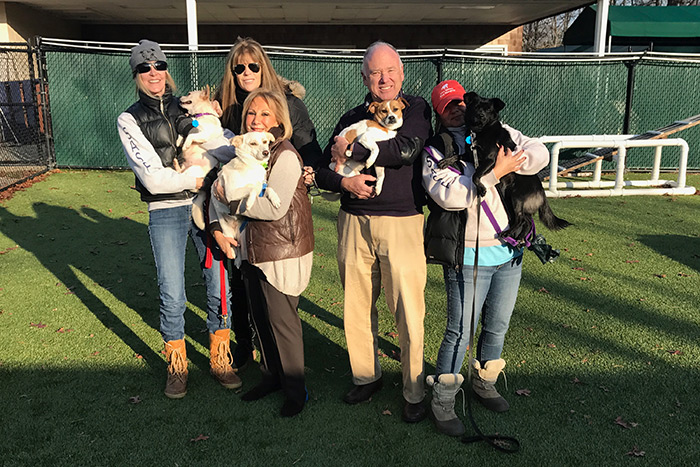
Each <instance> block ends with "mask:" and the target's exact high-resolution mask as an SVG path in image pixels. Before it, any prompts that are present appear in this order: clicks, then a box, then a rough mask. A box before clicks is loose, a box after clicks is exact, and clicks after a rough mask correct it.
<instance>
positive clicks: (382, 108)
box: [329, 97, 408, 196]
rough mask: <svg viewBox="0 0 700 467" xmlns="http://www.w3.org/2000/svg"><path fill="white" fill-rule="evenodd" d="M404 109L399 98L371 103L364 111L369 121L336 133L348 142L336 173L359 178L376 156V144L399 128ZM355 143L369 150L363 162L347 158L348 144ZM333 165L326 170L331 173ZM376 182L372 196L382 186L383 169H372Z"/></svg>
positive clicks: (402, 100)
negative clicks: (341, 162) (344, 158)
mask: <svg viewBox="0 0 700 467" xmlns="http://www.w3.org/2000/svg"><path fill="white" fill-rule="evenodd" d="M407 106H408V102H406V99H404V98H403V97H400V98H398V99H394V100H386V101H382V102H372V103H371V104H370V105H369V107H368V109H367V111H368V112H369V113H371V114H372V115H373V116H374V119H373V120H369V119H367V120H360V121H359V122H357V123H354V124H352V125H350V126H349V127H347V128H345V129H344V130H343V131H341V132H340V135H339V136H343V137H344V138H345V139H347V140H348V143H349V144H348V150H347V151H346V152H345V155H346V156H347V157H348V160H346V161H345V163H344V164H342V165H341V166H340V167H339V168H338V170H337V172H338V173H339V174H340V175H342V176H344V177H354V176H355V175H359V174H360V172H361V171H362V170H363V169H366V168H369V167H372V165H374V163H375V162H376V160H377V156H378V155H379V147H378V146H377V142H378V141H386V140H388V139H392V138H394V137H396V130H397V129H399V128H401V125H403V109H405V108H406V107H407ZM353 143H359V144H361V145H362V146H364V147H365V148H367V149H369V151H370V153H369V157H368V158H367V160H366V161H365V162H357V161H355V160H353V159H350V156H351V155H352V151H351V150H350V145H351V144H353ZM335 166H336V164H335V162H331V164H330V166H329V167H330V168H331V169H332V170H335ZM374 170H375V171H376V173H377V182H376V184H375V186H374V194H375V195H376V196H379V194H380V193H381V192H382V186H383V185H384V167H380V166H375V167H374Z"/></svg>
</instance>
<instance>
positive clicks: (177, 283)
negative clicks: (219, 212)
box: [117, 39, 242, 399]
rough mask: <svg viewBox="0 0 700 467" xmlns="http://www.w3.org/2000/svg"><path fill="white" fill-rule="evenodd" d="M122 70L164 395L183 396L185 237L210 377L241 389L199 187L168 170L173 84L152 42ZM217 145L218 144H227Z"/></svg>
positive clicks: (177, 111)
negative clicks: (156, 299)
mask: <svg viewBox="0 0 700 467" xmlns="http://www.w3.org/2000/svg"><path fill="white" fill-rule="evenodd" d="M129 65H130V66H131V71H132V74H133V78H134V82H135V84H136V87H137V89H138V96H139V99H138V101H137V102H136V103H134V104H133V105H132V106H131V107H129V108H128V109H127V110H126V111H125V112H123V113H122V114H121V115H119V118H118V119H117V128H118V131H119V137H120V138H121V142H122V145H123V147H124V152H125V154H126V158H127V160H128V162H129V166H130V167H131V169H132V170H133V171H134V174H135V176H136V189H137V190H138V191H139V193H140V194H141V200H142V201H145V202H146V203H148V213H149V220H148V233H149V236H150V239H151V246H152V248H153V257H154V259H155V264H156V271H157V275H158V286H159V289H160V291H159V293H160V332H161V334H162V336H163V341H164V342H165V356H166V359H167V361H168V377H167V383H166V386H165V395H166V396H167V397H169V398H171V399H180V398H182V397H184V396H185V394H186V393H187V375H188V372H187V354H186V351H185V340H184V337H185V319H184V315H185V307H186V303H187V298H186V296H185V250H186V247H187V237H188V236H189V237H190V238H191V239H192V242H193V243H194V246H195V249H196V250H197V254H198V256H199V260H200V265H201V267H202V275H203V277H204V281H205V284H206V289H207V328H208V330H209V344H210V364H211V373H212V375H213V376H214V377H215V378H216V379H217V380H218V381H219V383H221V384H222V385H223V386H224V387H226V388H228V389H233V388H238V387H240V386H241V384H242V383H241V380H240V378H239V377H238V376H237V375H236V373H234V371H233V368H232V367H231V362H232V357H231V351H230V348H229V345H230V344H229V342H230V326H231V320H230V319H227V315H228V313H227V310H229V309H230V301H231V291H230V290H229V288H228V285H227V284H228V277H227V274H226V268H225V267H224V266H223V265H222V262H223V260H224V257H223V255H222V254H221V252H220V251H219V250H218V249H213V248H212V249H211V250H210V251H211V252H212V256H213V258H212V259H211V260H210V259H209V258H207V238H206V235H207V233H206V232H204V231H202V230H199V229H198V228H197V227H196V226H195V225H194V222H192V198H193V196H194V193H193V191H196V190H198V189H199V188H201V187H202V183H203V178H201V177H194V176H192V175H187V174H185V173H178V172H176V171H175V170H174V168H173V160H175V159H176V158H177V156H178V148H177V132H176V128H177V127H178V125H177V120H178V119H181V118H182V117H183V116H184V115H185V111H184V110H183V109H182V108H180V106H179V102H180V101H179V98H177V97H174V96H173V90H174V89H175V83H174V82H173V79H172V77H171V76H170V73H169V72H168V62H167V59H166V57H165V54H164V53H163V51H162V50H161V48H160V46H159V45H158V44H157V43H155V42H152V41H149V40H145V39H144V40H141V41H140V42H139V44H138V45H137V46H136V47H134V48H133V49H131V57H130V58H129ZM222 139H223V141H221V142H220V145H228V141H226V140H225V138H223V137H222ZM211 243H213V242H211ZM209 262H211V264H210V265H209V264H207V263H209Z"/></svg>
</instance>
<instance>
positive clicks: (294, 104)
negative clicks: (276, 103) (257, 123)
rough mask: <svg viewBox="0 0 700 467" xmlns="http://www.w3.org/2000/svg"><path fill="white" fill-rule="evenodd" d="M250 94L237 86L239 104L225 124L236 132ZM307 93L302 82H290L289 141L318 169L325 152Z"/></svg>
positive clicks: (303, 158) (304, 159)
mask: <svg viewBox="0 0 700 467" xmlns="http://www.w3.org/2000/svg"><path fill="white" fill-rule="evenodd" d="M248 94H250V93H249V92H247V91H244V90H242V89H241V88H239V87H236V100H238V104H235V105H233V106H231V110H230V112H231V120H232V122H230V124H228V125H225V126H227V128H228V129H229V130H231V131H233V132H234V133H235V134H239V133H240V132H241V124H242V122H243V115H242V113H243V102H244V101H245V99H246V97H248ZM305 94H306V90H305V89H304V88H303V86H301V84H299V83H297V82H296V81H292V82H290V83H288V85H287V89H286V92H285V97H286V98H287V106H288V107H289V119H290V120H291V122H292V137H291V138H289V141H290V142H291V143H292V145H293V146H294V149H296V150H297V152H298V153H299V155H300V156H301V158H302V160H303V161H304V165H308V166H310V167H312V168H313V169H314V170H316V169H317V168H318V167H319V164H320V163H321V159H322V158H323V154H322V152H321V146H320V145H319V144H318V140H317V139H316V128H315V127H314V124H313V122H312V121H311V117H309V110H308V109H307V108H306V105H305V104H304V101H302V98H303V96H304V95H305ZM300 96H301V97H300ZM220 103H221V102H219V104H220ZM224 123H225V122H224Z"/></svg>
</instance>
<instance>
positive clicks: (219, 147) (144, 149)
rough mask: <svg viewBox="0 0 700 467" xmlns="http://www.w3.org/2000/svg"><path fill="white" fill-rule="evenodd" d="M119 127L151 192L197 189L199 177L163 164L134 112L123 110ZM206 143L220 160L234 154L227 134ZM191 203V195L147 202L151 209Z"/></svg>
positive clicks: (129, 154)
mask: <svg viewBox="0 0 700 467" xmlns="http://www.w3.org/2000/svg"><path fill="white" fill-rule="evenodd" d="M117 130H118V132H119V139H120V140H121V142H122V147H123V148H124V154H125V155H126V160H127V162H128V163H129V167H131V170H133V171H134V174H135V175H136V176H137V177H138V179H139V180H140V181H141V183H142V184H143V186H144V187H146V189H147V190H148V191H149V192H151V193H153V194H164V193H179V192H181V191H183V190H194V189H196V184H197V179H196V177H194V176H192V175H186V174H182V173H178V172H176V171H175V170H174V169H173V168H171V167H164V166H163V163H162V161H161V160H160V157H159V156H158V153H157V152H156V150H155V148H154V147H153V145H152V144H151V142H150V141H148V139H147V138H146V136H145V135H144V134H143V132H142V131H141V128H140V127H139V125H138V123H137V122H136V119H134V116H133V115H131V114H130V113H128V112H122V113H121V114H120V115H119V117H118V118H117ZM226 131H228V130H226ZM227 134H228V135H230V136H229V137H231V136H233V133H231V132H228V133H227ZM204 147H205V149H208V150H209V151H210V153H211V154H213V155H214V156H215V157H216V158H217V159H218V160H219V161H220V162H228V161H229V160H231V158H233V156H235V150H234V149H233V147H232V146H230V144H229V142H228V139H227V138H226V134H225V135H224V137H222V138H216V139H215V140H212V141H207V143H206V144H205V146H204ZM188 204H192V199H191V198H190V199H176V200H165V201H154V202H150V203H148V210H149V211H153V210H155V209H165V208H173V207H177V206H185V205H188Z"/></svg>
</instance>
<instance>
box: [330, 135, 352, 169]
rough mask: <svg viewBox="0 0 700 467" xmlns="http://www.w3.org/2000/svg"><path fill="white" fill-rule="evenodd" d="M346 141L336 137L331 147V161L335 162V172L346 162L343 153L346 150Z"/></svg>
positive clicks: (343, 138)
mask: <svg viewBox="0 0 700 467" xmlns="http://www.w3.org/2000/svg"><path fill="white" fill-rule="evenodd" d="M348 144H349V143H348V140H347V139H345V137H343V136H336V137H335V143H333V146H331V161H332V162H335V171H336V172H337V171H338V170H339V169H340V166H341V165H343V164H345V161H347V160H348V158H347V156H346V155H345V151H347V150H348Z"/></svg>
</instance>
